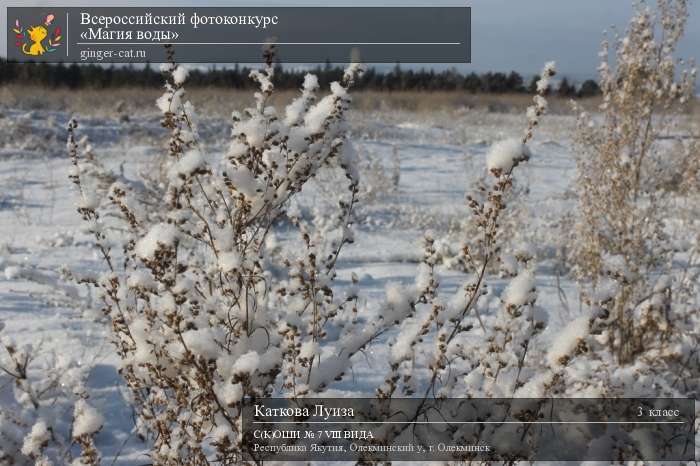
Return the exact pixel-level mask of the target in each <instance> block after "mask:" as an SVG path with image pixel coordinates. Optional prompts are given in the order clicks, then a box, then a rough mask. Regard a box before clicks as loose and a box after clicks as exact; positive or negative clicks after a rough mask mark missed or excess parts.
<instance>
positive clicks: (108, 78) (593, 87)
mask: <svg viewBox="0 0 700 466" xmlns="http://www.w3.org/2000/svg"><path fill="white" fill-rule="evenodd" d="M251 69H252V68H249V67H246V66H239V65H235V66H233V67H225V68H224V67H217V66H212V67H210V68H208V69H200V68H194V69H191V70H190V75H189V77H188V79H187V81H188V83H187V84H188V87H226V88H234V89H253V88H254V87H255V83H254V82H253V81H252V80H251V79H250V78H249V77H248V75H249V73H250V71H251ZM308 72H312V73H314V74H315V75H316V76H318V79H319V84H320V85H321V86H322V87H325V86H328V85H329V84H330V83H331V82H332V81H338V80H339V79H340V78H341V77H342V75H343V68H342V67H339V66H332V65H331V64H328V63H327V64H325V65H319V66H317V67H316V68H314V69H300V68H293V67H283V66H282V65H279V64H278V65H277V66H276V70H275V85H276V86H277V87H278V88H280V89H296V88H299V87H300V86H301V84H302V82H303V80H304V75H305V74H306V73H308ZM538 80H539V76H533V77H532V79H531V80H529V81H528V82H525V79H524V78H523V77H522V76H521V75H520V74H519V73H517V72H515V71H511V72H510V73H501V72H488V73H481V74H477V73H466V74H464V73H460V72H459V71H457V70H455V69H447V70H442V71H435V70H431V69H419V70H415V69H408V68H402V67H401V66H399V65H396V66H395V67H393V69H391V70H389V71H380V70H377V69H376V68H369V69H368V70H367V71H366V72H365V73H364V75H363V76H362V77H361V78H360V79H359V80H358V82H357V87H358V88H359V89H367V90H378V91H404V90H418V91H455V90H461V91H467V92H472V93H494V94H501V93H533V92H534V91H535V86H536V83H537V81H538ZM10 83H21V84H32V85H41V86H48V87H67V88H71V89H80V88H114V87H123V86H137V87H161V86H162V84H163V76H162V74H161V73H160V71H158V69H156V68H154V67H153V66H151V65H150V64H146V66H143V67H133V66H101V65H93V64H87V65H77V64H71V65H65V64H62V63H58V64H49V63H18V62H13V61H7V60H0V84H10ZM548 93H549V94H556V95H559V96H562V97H590V96H595V95H598V94H599V93H600V88H599V86H598V84H597V83H596V81H594V80H587V81H584V82H583V83H581V84H580V85H577V84H576V83H574V82H572V81H570V80H568V79H567V78H563V79H561V80H560V81H559V82H558V84H557V85H556V86H555V87H554V89H549V91H548Z"/></svg>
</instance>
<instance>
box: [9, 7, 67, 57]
mask: <svg viewBox="0 0 700 466" xmlns="http://www.w3.org/2000/svg"><path fill="white" fill-rule="evenodd" d="M54 18H55V16H54V15H51V14H50V15H48V16H46V19H44V23H43V24H40V25H38V26H31V27H28V28H24V29H23V28H22V26H21V25H20V23H19V19H18V20H16V21H15V27H14V28H12V31H14V33H15V38H16V39H17V41H16V42H15V45H16V46H17V47H18V48H19V49H20V51H21V52H22V53H23V54H25V55H29V56H40V55H43V54H45V53H47V52H54V51H55V50H56V49H57V48H58V47H59V46H60V45H61V28H60V27H58V26H56V27H55V28H53V31H50V30H49V29H50V26H51V23H52V22H53V20H54ZM49 32H51V34H50V37H49ZM47 38H48V41H47V45H46V46H44V41H45V40H47Z"/></svg>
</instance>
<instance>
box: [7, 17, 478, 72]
mask: <svg viewBox="0 0 700 466" xmlns="http://www.w3.org/2000/svg"><path fill="white" fill-rule="evenodd" d="M7 22H8V24H7V57H8V59H9V60H16V61H21V62H26V61H36V62H54V63H56V62H65V63H147V62H151V63H158V62H164V61H166V47H165V45H168V46H172V48H173V49H174V52H175V59H176V60H177V61H178V62H182V63H259V62H262V61H264V59H263V47H264V46H265V45H266V44H269V43H274V44H275V50H276V60H278V61H280V62H284V63H323V62H340V63H343V62H349V61H351V59H355V60H359V61H362V62H364V63H397V62H400V63H469V62H470V60H471V8H469V7H203V8H192V7H186V8H178V7H164V8H151V7H146V8H139V7H115V8H109V7H95V8H92V7H67V8H61V7H8V8H7Z"/></svg>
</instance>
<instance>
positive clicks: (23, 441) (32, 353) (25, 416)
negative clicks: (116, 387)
mask: <svg viewBox="0 0 700 466" xmlns="http://www.w3.org/2000/svg"><path fill="white" fill-rule="evenodd" d="M3 328H4V323H3V322H2V321H0V386H1V387H3V392H4V391H5V390H7V391H8V392H10V393H2V396H3V400H4V401H3V408H2V410H0V464H8V465H30V464H34V465H41V466H49V465H52V464H68V463H71V462H72V461H76V463H74V464H84V465H97V464H99V453H98V451H97V450H96V449H95V447H94V436H95V435H96V434H97V433H98V432H99V430H100V428H101V427H102V422H101V421H100V422H94V421H93V422H92V423H91V426H90V429H87V430H85V429H83V428H82V424H81V418H80V417H79V416H77V415H76V416H75V417H73V416H71V415H70V413H71V410H72V409H75V410H76V414H77V413H78V408H79V407H81V406H83V407H89V406H90V405H89V402H88V392H87V389H86V388H85V381H86V379H87V376H88V368H89V366H87V365H81V364H80V363H79V362H78V361H75V360H73V359H71V358H69V357H66V356H63V355H58V354H57V353H56V352H55V351H53V350H47V347H50V342H49V341H46V342H44V344H42V345H32V344H29V343H27V344H23V345H19V344H17V343H16V342H15V341H14V340H13V339H12V338H10V337H8V336H3V335H2V333H3ZM89 409H90V410H91V413H93V417H95V418H97V419H98V420H99V419H101V416H100V414H99V413H98V412H97V411H96V410H95V409H94V408H92V407H90V408H89ZM81 429H82V430H81ZM77 433H79V435H78V434H77ZM74 444H78V445H79V447H80V454H79V456H78V457H77V458H74V457H73V454H75V453H77V451H76V449H75V448H72V447H73V445H74ZM77 461H82V462H81V463H78V462H77Z"/></svg>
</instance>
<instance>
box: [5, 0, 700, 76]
mask: <svg viewBox="0 0 700 466" xmlns="http://www.w3.org/2000/svg"><path fill="white" fill-rule="evenodd" d="M652 3H653V2H652ZM51 4H55V5H57V6H127V5H139V4H142V3H141V2H137V1H135V0H127V1H124V2H114V1H111V2H98V1H94V0H93V1H89V0H87V1H83V0H73V1H66V0H58V1H56V0H43V1H37V0H32V1H26V0H25V1H13V0H10V1H9V2H3V5H2V7H1V8H0V24H5V22H6V18H5V15H6V10H5V6H8V5H9V6H46V5H51ZM329 4H333V5H338V6H346V5H347V6H350V5H353V6H357V5H368V6H370V5H371V6H379V5H381V6H408V5H411V6H416V5H427V4H430V5H436V4H437V5H442V6H460V5H465V2H464V1H456V0H439V1H438V2H437V3H436V2H426V1H425V0H423V1H421V0H403V1H400V0H380V1H379V2H378V1H373V0H359V1H353V2H349V1H337V2H332V1H330V0H326V1H324V0H314V1H309V0H298V1H292V0H262V1H258V2H251V1H239V2H236V1H231V0H229V1H221V0H209V1H207V2H204V3H200V2H196V3H195V2H192V1H191V0H190V1H185V0H169V1H166V0H152V1H151V2H149V6H174V5H196V6H224V5H225V6H293V5H305V6H317V5H329ZM466 5H468V6H471V7H472V64H471V65H466V66H465V67H463V68H462V69H463V70H475V71H488V70H493V71H509V70H517V71H519V72H521V73H524V74H532V73H536V72H537V71H538V70H539V69H540V67H541V66H542V64H543V63H544V62H545V61H548V60H555V61H556V62H557V64H558V66H557V67H558V69H559V71H560V73H561V74H563V75H568V76H571V77H574V78H578V79H581V78H584V77H590V76H594V75H595V68H596V66H597V63H598V56H597V53H598V49H599V46H600V41H601V38H602V32H603V30H605V29H609V28H610V26H611V25H617V26H618V27H620V26H623V27H624V25H625V24H626V22H627V20H628V19H629V17H630V14H631V11H632V0H468V1H466ZM0 36H1V37H0V53H2V54H3V55H5V53H6V50H7V49H6V43H5V34H0ZM679 56H682V57H686V58H695V59H698V58H700V0H694V1H691V18H690V21H689V24H688V27H687V30H686V37H685V38H684V40H683V42H682V43H681V46H680V51H679Z"/></svg>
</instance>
